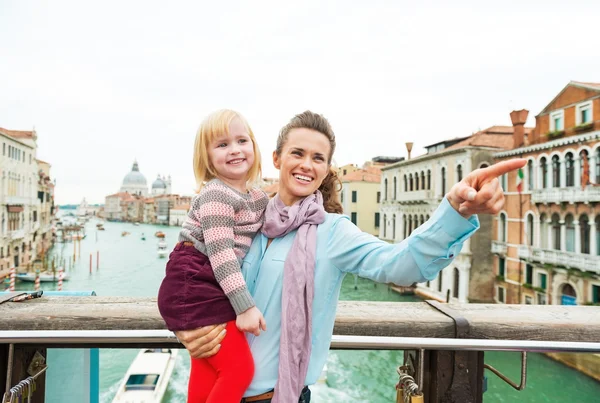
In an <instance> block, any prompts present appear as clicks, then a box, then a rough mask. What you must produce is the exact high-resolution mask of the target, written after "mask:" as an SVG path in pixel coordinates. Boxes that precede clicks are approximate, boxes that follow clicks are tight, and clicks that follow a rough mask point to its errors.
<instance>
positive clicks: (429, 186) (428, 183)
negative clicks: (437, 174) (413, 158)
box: [427, 169, 431, 190]
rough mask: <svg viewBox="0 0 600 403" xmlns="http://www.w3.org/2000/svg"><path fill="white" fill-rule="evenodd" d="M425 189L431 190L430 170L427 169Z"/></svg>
mask: <svg viewBox="0 0 600 403" xmlns="http://www.w3.org/2000/svg"><path fill="white" fill-rule="evenodd" d="M427 190H431V170H430V169H428V170H427Z"/></svg>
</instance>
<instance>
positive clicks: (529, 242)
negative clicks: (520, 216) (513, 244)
mask: <svg viewBox="0 0 600 403" xmlns="http://www.w3.org/2000/svg"><path fill="white" fill-rule="evenodd" d="M525 228H526V231H527V234H525V235H526V236H527V245H529V246H533V215H532V214H528V215H527V226H526V227H525Z"/></svg>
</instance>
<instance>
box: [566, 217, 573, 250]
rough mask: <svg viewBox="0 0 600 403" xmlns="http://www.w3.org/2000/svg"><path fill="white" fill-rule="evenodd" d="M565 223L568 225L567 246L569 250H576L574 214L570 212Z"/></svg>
mask: <svg viewBox="0 0 600 403" xmlns="http://www.w3.org/2000/svg"><path fill="white" fill-rule="evenodd" d="M565 225H566V226H567V231H566V236H567V239H566V244H567V245H566V246H567V251H568V252H575V224H573V215H572V214H568V215H567V217H565Z"/></svg>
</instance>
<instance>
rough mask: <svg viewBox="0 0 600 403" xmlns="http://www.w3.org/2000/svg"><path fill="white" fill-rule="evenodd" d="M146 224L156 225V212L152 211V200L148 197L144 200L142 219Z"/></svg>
mask: <svg viewBox="0 0 600 403" xmlns="http://www.w3.org/2000/svg"><path fill="white" fill-rule="evenodd" d="M143 222H144V223H146V224H156V210H155V209H154V198H152V197H148V198H146V200H144V217H143Z"/></svg>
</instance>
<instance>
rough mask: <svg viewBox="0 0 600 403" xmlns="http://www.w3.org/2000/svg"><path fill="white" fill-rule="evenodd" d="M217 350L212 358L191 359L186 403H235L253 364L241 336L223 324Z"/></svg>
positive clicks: (244, 389) (244, 340)
mask: <svg viewBox="0 0 600 403" xmlns="http://www.w3.org/2000/svg"><path fill="white" fill-rule="evenodd" d="M226 329H227V335H226V336H225V338H224V339H223V341H222V342H221V349H220V350H219V352H218V353H217V354H215V355H213V356H212V357H209V358H203V359H195V358H192V360H191V361H192V368H191V371H190V381H189V384H188V400H187V401H188V403H239V402H240V400H242V397H243V396H244V392H246V389H248V386H249V385H250V382H252V377H253V376H254V360H253V358H252V354H251V353H250V347H249V346H248V342H247V341H246V337H245V336H244V333H243V332H241V331H239V330H238V329H237V327H236V326H235V321H231V322H227V327H226Z"/></svg>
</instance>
